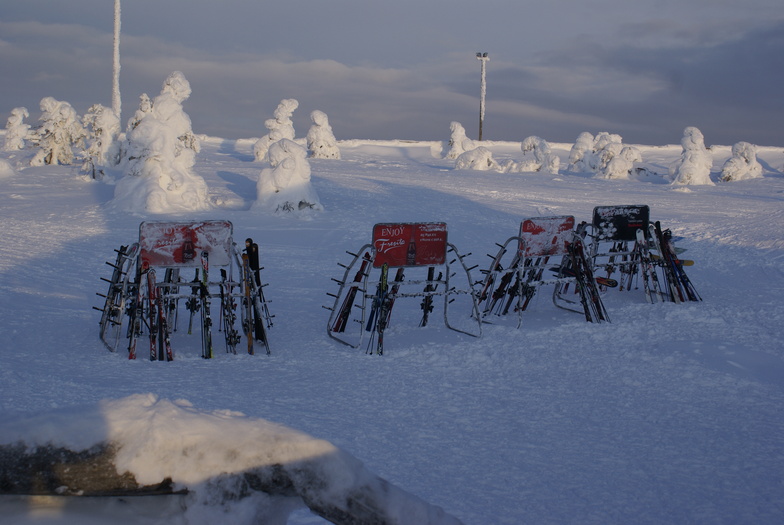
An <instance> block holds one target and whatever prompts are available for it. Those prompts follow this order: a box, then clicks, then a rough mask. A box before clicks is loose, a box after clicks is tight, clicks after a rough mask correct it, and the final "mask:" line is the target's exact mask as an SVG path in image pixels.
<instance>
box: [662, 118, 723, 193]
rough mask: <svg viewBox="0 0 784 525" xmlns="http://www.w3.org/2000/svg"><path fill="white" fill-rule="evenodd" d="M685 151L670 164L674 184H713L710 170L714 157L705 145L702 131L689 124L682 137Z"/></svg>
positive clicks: (671, 178)
mask: <svg viewBox="0 0 784 525" xmlns="http://www.w3.org/2000/svg"><path fill="white" fill-rule="evenodd" d="M681 146H682V147H683V152H682V153H681V157H680V159H678V160H677V161H675V162H673V163H672V164H671V165H670V170H669V174H670V180H671V181H672V184H689V185H691V184H693V185H700V184H702V185H711V186H712V185H713V181H711V179H710V170H711V167H712V166H713V158H712V157H711V154H710V152H709V151H708V150H707V148H706V147H705V139H704V137H703V136H702V132H701V131H700V130H699V129H697V128H695V127H693V126H689V127H687V128H686V129H684V130H683V138H682V139H681Z"/></svg>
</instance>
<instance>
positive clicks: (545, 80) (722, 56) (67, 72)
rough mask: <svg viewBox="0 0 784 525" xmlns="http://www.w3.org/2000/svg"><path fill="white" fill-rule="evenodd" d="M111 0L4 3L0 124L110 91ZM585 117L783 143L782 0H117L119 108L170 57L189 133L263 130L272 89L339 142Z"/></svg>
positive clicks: (634, 138)
mask: <svg viewBox="0 0 784 525" xmlns="http://www.w3.org/2000/svg"><path fill="white" fill-rule="evenodd" d="M113 14H114V7H113V0H67V1H66V0H14V1H10V0H9V1H4V2H2V5H1V6H0V119H2V122H1V123H0V126H2V125H4V123H5V121H6V120H7V118H8V115H9V113H10V111H11V109H12V108H14V107H18V106H24V107H27V109H28V110H29V111H30V114H31V118H30V121H31V122H32V123H34V122H35V120H37V118H38V117H39V115H40V109H39V102H40V100H41V99H42V98H43V97H46V96H52V97H54V98H56V99H58V100H65V101H67V102H70V103H71V104H72V105H73V106H74V107H75V108H76V110H77V111H78V112H79V113H80V114H82V113H84V111H85V110H86V109H87V108H88V107H89V106H90V105H92V104H95V103H100V104H103V105H105V106H111V90H112V86H111V81H112V52H113V51H112V36H113ZM478 51H481V52H487V53H489V57H490V60H489V62H488V63H487V99H486V116H485V122H484V138H485V139H487V140H513V141H522V140H523V139H524V138H526V137H528V136H530V135H538V136H540V137H542V138H544V139H546V140H548V141H551V142H574V140H575V139H576V138H577V136H578V135H579V134H580V133H581V132H583V131H589V132H591V133H597V132H599V131H609V132H611V133H618V134H620V135H621V136H622V137H623V140H624V142H626V143H632V144H635V143H636V144H677V143H679V142H680V139H681V136H682V134H683V128H685V127H686V126H697V127H698V128H700V130H701V131H702V132H703V134H704V135H705V141H706V144H708V145H710V144H727V145H730V144H733V143H735V142H738V141H741V140H744V141H748V142H752V143H755V144H758V145H767V146H778V145H784V2H783V1H782V0H745V1H744V2H741V1H740V0H731V1H727V0H640V1H639V2H637V1H635V2H632V1H629V0H544V1H538V2H527V1H525V0H505V1H502V0H481V1H479V0H468V1H466V0H443V1H442V0H387V1H383V2H382V1H381V0H281V1H276V2H261V1H248V0H125V1H123V3H122V37H121V48H120V55H121V65H122V72H121V76H120V89H121V93H122V101H123V115H122V119H123V122H126V121H127V119H128V117H130V116H131V115H132V114H133V112H134V111H135V110H136V108H137V107H138V101H139V95H141V94H142V93H147V94H149V95H150V96H151V97H154V96H155V95H157V94H158V93H159V92H160V89H161V84H162V82H163V80H164V79H165V78H166V77H167V76H168V75H169V74H170V73H171V72H172V71H177V70H178V71H182V72H183V73H184V74H185V76H186V78H187V79H188V80H189V81H190V83H191V88H192V89H193V94H192V96H191V98H190V99H189V100H187V101H186V102H185V104H184V106H185V111H186V112H187V113H188V114H189V115H190V117H191V120H192V121H193V129H194V131H195V132H196V133H205V134H209V135H215V136H220V137H225V138H245V137H260V136H262V135H264V134H266V131H267V130H266V129H265V128H264V121H265V120H266V119H268V118H271V117H272V112H273V111H274V109H275V107H276V106H277V104H278V102H279V101H280V100H281V99H283V98H295V99H297V100H298V101H299V108H298V109H297V111H296V112H295V114H294V124H295V128H296V130H297V135H298V136H300V137H302V136H304V135H305V134H306V133H307V129H308V128H309V126H310V112H311V111H313V110H315V109H319V110H321V111H324V112H326V113H327V115H328V116H329V120H330V124H331V125H332V127H333V130H334V133H335V135H336V137H337V138H338V139H351V138H359V139H363V138H364V139H411V140H447V139H448V138H449V124H450V122H452V121H458V122H460V123H461V124H463V126H464V127H465V128H466V131H467V133H468V135H469V137H472V138H476V136H477V134H478V128H479V94H480V63H479V61H478V60H477V59H476V52H478Z"/></svg>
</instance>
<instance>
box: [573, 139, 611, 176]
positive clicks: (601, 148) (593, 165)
mask: <svg viewBox="0 0 784 525" xmlns="http://www.w3.org/2000/svg"><path fill="white" fill-rule="evenodd" d="M622 149H623V140H622V139H621V136H620V135H616V134H614V133H608V132H606V131H602V132H600V133H597V134H596V136H595V137H594V136H593V135H592V134H590V133H588V132H587V131H584V132H583V133H580V135H579V136H578V137H577V140H576V141H575V143H574V146H572V149H571V151H570V152H569V171H574V172H578V173H600V172H602V171H603V170H604V169H605V168H606V167H607V164H608V163H609V162H610V160H611V159H612V158H613V157H614V156H615V155H617V154H618V153H620V152H621V150H622Z"/></svg>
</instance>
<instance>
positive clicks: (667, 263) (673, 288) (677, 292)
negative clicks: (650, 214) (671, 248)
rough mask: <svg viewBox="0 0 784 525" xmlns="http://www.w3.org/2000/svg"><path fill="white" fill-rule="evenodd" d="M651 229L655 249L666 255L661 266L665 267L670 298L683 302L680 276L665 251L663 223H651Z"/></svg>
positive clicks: (665, 277) (665, 278)
mask: <svg viewBox="0 0 784 525" xmlns="http://www.w3.org/2000/svg"><path fill="white" fill-rule="evenodd" d="M657 224H658V227H657ZM649 229H650V236H651V239H653V243H654V249H656V250H657V251H658V252H659V253H660V254H662V255H664V257H663V258H662V259H661V260H660V261H659V266H660V267H661V268H662V269H663V272H664V280H665V282H666V283H667V291H668V296H669V299H670V301H672V302H673V303H682V302H683V300H684V297H683V292H682V290H681V289H680V285H679V281H678V276H677V275H676V274H675V268H674V265H673V264H672V263H671V260H670V258H669V257H668V256H667V255H666V253H665V251H664V246H663V241H664V239H663V238H662V231H661V223H659V221H656V224H651V225H650V226H649Z"/></svg>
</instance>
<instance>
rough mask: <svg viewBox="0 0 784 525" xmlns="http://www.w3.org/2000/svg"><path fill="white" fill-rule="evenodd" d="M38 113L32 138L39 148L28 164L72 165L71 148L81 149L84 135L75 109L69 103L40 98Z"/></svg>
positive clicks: (84, 132) (72, 154) (72, 155)
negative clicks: (38, 116)
mask: <svg viewBox="0 0 784 525" xmlns="http://www.w3.org/2000/svg"><path fill="white" fill-rule="evenodd" d="M41 112H42V113H41V118H40V119H39V120H40V122H41V124H40V125H39V127H38V128H36V129H35V131H34V133H33V138H32V140H33V141H34V142H35V143H36V144H37V146H38V147H39V148H40V149H39V151H38V153H36V154H35V156H34V157H33V159H32V160H31V161H30V165H31V166H42V165H44V164H71V163H72V162H73V158H74V153H73V147H74V146H77V147H80V148H83V147H84V138H85V137H86V136H87V132H86V131H85V129H84V127H83V126H82V124H81V122H80V121H79V116H78V115H77V114H76V110H74V108H73V107H71V105H70V104H69V103H68V102H62V101H59V100H55V99H54V98H52V97H44V98H43V99H41Z"/></svg>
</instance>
